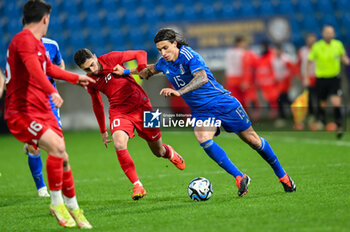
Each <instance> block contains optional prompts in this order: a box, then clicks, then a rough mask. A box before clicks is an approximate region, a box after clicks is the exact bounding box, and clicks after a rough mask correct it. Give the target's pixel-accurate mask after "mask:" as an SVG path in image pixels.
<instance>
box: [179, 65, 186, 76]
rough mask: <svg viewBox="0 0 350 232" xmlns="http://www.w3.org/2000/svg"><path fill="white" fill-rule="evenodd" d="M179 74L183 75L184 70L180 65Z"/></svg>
mask: <svg viewBox="0 0 350 232" xmlns="http://www.w3.org/2000/svg"><path fill="white" fill-rule="evenodd" d="M180 73H181V74H182V75H183V74H185V69H184V67H183V66H182V64H180Z"/></svg>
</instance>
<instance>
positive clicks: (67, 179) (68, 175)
mask: <svg viewBox="0 0 350 232" xmlns="http://www.w3.org/2000/svg"><path fill="white" fill-rule="evenodd" d="M62 193H63V195H64V196H66V197H69V198H72V197H74V196H75V188H74V180H73V174H72V169H71V170H69V171H66V172H63V185H62Z"/></svg>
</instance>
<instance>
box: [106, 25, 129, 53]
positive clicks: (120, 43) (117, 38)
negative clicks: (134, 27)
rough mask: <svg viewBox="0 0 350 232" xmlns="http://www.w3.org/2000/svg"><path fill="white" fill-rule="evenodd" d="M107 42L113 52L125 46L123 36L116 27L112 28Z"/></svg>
mask: <svg viewBox="0 0 350 232" xmlns="http://www.w3.org/2000/svg"><path fill="white" fill-rule="evenodd" d="M108 42H109V43H110V44H112V45H113V47H114V49H115V50H120V49H117V48H120V47H123V48H124V44H125V39H124V35H123V33H122V32H121V30H119V29H118V28H117V27H112V28H111V30H110V31H109V33H108Z"/></svg>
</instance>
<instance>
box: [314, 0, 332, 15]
mask: <svg viewBox="0 0 350 232" xmlns="http://www.w3.org/2000/svg"><path fill="white" fill-rule="evenodd" d="M316 5H317V6H316V7H317V11H319V12H321V13H324V14H328V13H330V12H331V13H333V12H334V10H333V5H332V3H331V1H330V0H317V2H316Z"/></svg>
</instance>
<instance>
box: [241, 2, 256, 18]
mask: <svg viewBox="0 0 350 232" xmlns="http://www.w3.org/2000/svg"><path fill="white" fill-rule="evenodd" d="M240 15H241V16H242V17H244V18H252V17H256V16H257V15H256V12H255V9H254V6H253V4H249V3H248V2H243V3H242V5H241V9H240Z"/></svg>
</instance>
